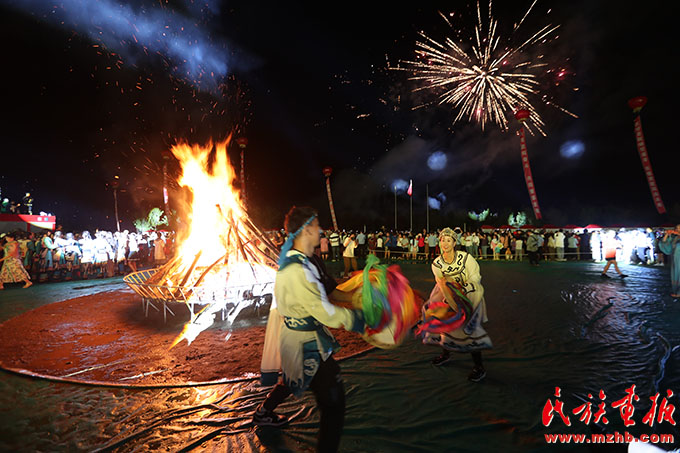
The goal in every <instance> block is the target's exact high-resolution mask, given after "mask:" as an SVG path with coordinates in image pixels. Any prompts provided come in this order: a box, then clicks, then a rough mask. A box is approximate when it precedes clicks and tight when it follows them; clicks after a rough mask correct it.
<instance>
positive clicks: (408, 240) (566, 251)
mask: <svg viewBox="0 0 680 453" xmlns="http://www.w3.org/2000/svg"><path fill="white" fill-rule="evenodd" d="M454 232H455V233H456V235H457V244H456V247H457V249H458V250H464V251H467V252H468V253H470V254H471V255H472V256H474V257H475V258H476V259H478V260H496V261H498V260H507V261H523V260H525V259H527V260H528V261H529V262H530V263H531V264H538V262H539V261H568V260H588V261H603V260H604V250H605V248H607V247H608V243H609V242H613V241H616V243H617V244H619V245H617V248H618V249H619V252H618V253H619V258H620V261H622V262H629V263H634V264H640V263H641V264H650V265H651V264H663V261H664V254H663V253H661V252H660V250H659V246H658V243H659V240H660V239H661V237H662V235H663V230H652V229H646V230H645V229H628V230H594V231H588V230H585V231H583V232H579V233H577V232H573V231H563V230H557V231H541V230H526V231H525V230H493V231H482V230H476V231H463V230H462V229H461V228H454ZM13 234H14V236H15V239H16V241H17V243H18V244H19V249H20V254H21V258H20V259H21V262H22V263H23V265H24V267H25V269H26V270H27V271H28V273H29V275H30V276H31V280H32V281H33V282H47V281H63V280H77V279H91V278H102V277H113V276H116V275H125V274H127V273H129V272H135V271H137V270H139V269H144V268H150V267H155V266H158V265H161V264H163V263H164V262H166V261H167V258H168V257H171V256H172V255H173V253H174V246H175V240H174V233H172V232H165V231H159V232H155V231H152V232H147V233H135V232H129V231H127V230H126V231H122V232H110V231H104V230H97V231H95V232H94V234H91V233H90V232H89V231H83V232H80V233H74V232H63V231H61V230H60V229H58V230H57V231H55V232H51V231H46V232H42V233H27V232H16V233H13ZM267 234H268V236H269V237H270V239H271V240H272V242H273V243H274V244H275V245H276V246H277V247H280V246H281V245H282V244H283V243H284V241H285V234H284V233H283V232H282V231H270V232H267ZM320 242H321V243H320V246H319V247H318V249H317V251H316V252H317V254H318V255H319V256H320V257H321V258H322V259H324V260H327V261H342V262H344V272H343V274H344V275H348V274H349V273H350V272H352V271H355V270H357V269H358V265H357V259H358V258H359V259H361V258H365V257H366V256H367V255H368V254H369V253H372V254H375V255H376V256H378V258H380V259H381V260H383V261H388V262H390V261H409V262H430V261H432V260H433V259H434V258H436V257H437V256H438V255H439V253H440V251H439V230H434V231H426V230H422V231H420V232H415V233H414V232H409V231H390V230H387V229H385V228H383V229H381V230H379V231H373V232H368V233H366V232H364V231H347V230H342V231H325V232H324V233H323V234H322V237H321V241H320ZM4 245H5V240H4V239H1V240H0V246H4ZM0 257H1V256H0Z"/></svg>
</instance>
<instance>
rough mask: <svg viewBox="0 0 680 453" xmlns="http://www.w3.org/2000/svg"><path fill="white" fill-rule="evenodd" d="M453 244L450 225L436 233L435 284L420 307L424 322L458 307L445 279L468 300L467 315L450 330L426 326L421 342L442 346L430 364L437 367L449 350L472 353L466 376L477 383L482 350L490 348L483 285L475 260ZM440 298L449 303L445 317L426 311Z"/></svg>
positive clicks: (480, 376)
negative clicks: (457, 287)
mask: <svg viewBox="0 0 680 453" xmlns="http://www.w3.org/2000/svg"><path fill="white" fill-rule="evenodd" d="M455 245H456V238H455V233H454V232H453V231H452V230H451V228H445V229H444V230H442V232H441V234H440V235H439V247H440V249H441V255H440V256H438V257H437V258H436V259H435V260H434V262H433V263H432V273H433V274H434V277H435V280H436V282H437V283H436V284H435V287H434V288H433V289H432V293H431V294H430V298H429V299H428V301H427V302H426V303H425V306H424V307H423V311H424V314H425V322H426V324H427V319H428V318H431V316H432V315H434V316H435V317H441V318H442V319H444V318H445V317H446V315H448V314H450V312H451V311H454V312H457V311H459V310H461V307H460V306H458V304H456V302H455V301H454V300H453V295H452V293H451V291H450V289H449V288H448V287H447V282H455V284H456V285H458V286H459V287H460V288H461V291H462V292H463V293H464V294H465V296H466V297H467V299H468V300H469V302H470V306H469V307H466V310H465V311H466V312H468V313H469V318H468V319H466V320H465V322H464V324H463V325H461V326H460V327H458V328H456V329H454V330H452V331H449V332H440V333H434V332H433V333H430V332H428V331H427V328H425V329H424V331H425V336H424V338H423V343H425V344H436V345H440V346H441V347H442V348H443V352H442V354H441V355H439V356H438V357H436V358H434V359H433V360H432V363H433V364H434V365H437V366H439V365H442V364H444V363H446V362H448V361H449V360H450V359H451V356H450V351H456V352H471V353H472V359H473V362H474V368H473V369H472V372H471V373H470V375H469V376H468V379H469V380H471V381H473V382H479V381H481V380H482V379H484V377H485V376H486V370H485V369H484V366H483V364H482V352H481V351H482V350H484V349H490V348H492V347H493V344H492V343H491V338H489V335H488V334H487V333H486V330H484V328H483V327H482V323H483V322H486V321H487V317H486V302H485V301H484V287H483V286H482V284H481V280H482V276H481V274H480V272H479V264H477V261H476V260H475V259H474V258H473V257H472V256H471V255H470V254H468V253H466V252H463V251H456V250H455ZM442 301H445V302H446V303H447V304H448V307H446V310H448V311H449V313H447V314H446V315H445V316H441V313H439V314H436V313H435V312H429V311H428V308H430V306H429V304H430V303H436V302H442ZM433 305H434V304H433Z"/></svg>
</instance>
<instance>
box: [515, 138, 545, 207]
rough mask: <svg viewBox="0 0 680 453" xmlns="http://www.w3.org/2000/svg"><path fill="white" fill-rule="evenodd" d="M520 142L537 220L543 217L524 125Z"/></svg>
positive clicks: (525, 175) (528, 187)
mask: <svg viewBox="0 0 680 453" xmlns="http://www.w3.org/2000/svg"><path fill="white" fill-rule="evenodd" d="M519 144H520V149H521V151H522V168H524V181H526V183H527V190H528V191H529V198H530V199H531V207H532V208H534V216H535V217H536V219H537V220H540V219H541V208H540V207H539V206H538V197H537V196H536V187H535V186H534V178H533V177H532V176H531V167H530V166H529V153H527V141H526V138H525V136H524V126H522V127H521V128H520V130H519Z"/></svg>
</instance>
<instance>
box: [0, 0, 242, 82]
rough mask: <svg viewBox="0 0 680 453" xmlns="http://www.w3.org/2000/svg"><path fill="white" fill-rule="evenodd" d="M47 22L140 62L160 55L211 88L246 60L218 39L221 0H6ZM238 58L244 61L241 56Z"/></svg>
mask: <svg viewBox="0 0 680 453" xmlns="http://www.w3.org/2000/svg"><path fill="white" fill-rule="evenodd" d="M4 1H5V3H7V4H8V5H9V6H11V7H13V8H15V9H18V10H22V11H24V12H26V13H28V14H30V15H32V16H34V17H37V18H39V19H40V20H43V21H45V22H47V23H50V24H52V25H56V26H59V27H64V28H67V29H71V30H75V31H76V32H77V33H80V34H82V35H84V36H87V37H88V38H89V39H90V40H92V41H93V42H96V43H99V44H101V45H102V46H103V47H104V48H106V49H107V50H108V51H109V52H112V53H116V54H118V55H120V56H121V57H123V58H124V59H125V61H126V62H127V64H132V65H136V64H139V63H141V62H147V63H148V62H150V61H152V59H155V58H158V57H160V58H161V59H162V60H163V64H164V65H167V68H168V71H169V72H170V74H171V75H172V76H173V77H175V78H178V79H181V80H183V81H185V82H186V83H188V84H190V85H191V86H193V87H195V88H197V89H199V90H202V91H211V90H214V89H215V88H217V86H219V84H220V82H221V80H222V79H223V78H224V77H225V76H226V75H227V73H228V72H229V71H230V70H233V68H232V66H234V65H236V64H238V65H245V64H246V63H245V56H243V55H242V56H240V57H236V56H235V54H236V51H237V49H235V48H234V47H233V46H230V45H228V43H227V42H226V40H224V39H219V38H215V36H216V35H215V33H211V32H212V31H214V30H211V27H210V21H211V20H212V19H213V17H214V15H215V14H216V13H217V12H218V10H219V8H218V5H217V2H216V1H214V0H212V1H211V0H205V1H203V2H200V3H199V2H196V3H194V2H193V1H191V0H185V3H186V7H185V11H182V12H180V11H177V10H173V9H171V8H169V7H164V6H162V3H161V4H159V3H158V2H156V3H149V4H146V5H145V4H138V5H136V6H134V7H133V6H132V5H130V4H124V3H120V2H115V1H112V0H62V1H60V2H58V3H56V4H55V3H50V2H45V1H44V0H4ZM237 60H238V61H237Z"/></svg>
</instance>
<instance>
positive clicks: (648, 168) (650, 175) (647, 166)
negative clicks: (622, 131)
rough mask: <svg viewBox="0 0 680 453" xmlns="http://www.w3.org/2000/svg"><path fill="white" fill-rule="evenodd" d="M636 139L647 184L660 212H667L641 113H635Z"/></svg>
mask: <svg viewBox="0 0 680 453" xmlns="http://www.w3.org/2000/svg"><path fill="white" fill-rule="evenodd" d="M635 141H636V142H637V149H638V154H640V160H641V161H642V168H643V170H644V171H645V175H646V176H647V184H649V190H650V191H651V192H652V198H653V199H654V206H656V210H657V211H658V213H659V214H665V213H666V207H665V206H664V204H663V201H662V200H661V194H660V193H659V188H658V187H657V185H656V179H655V178H654V172H653V171H652V164H651V163H650V162H649V156H648V155H647V145H645V136H644V135H643V134H642V121H641V120H640V115H635Z"/></svg>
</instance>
